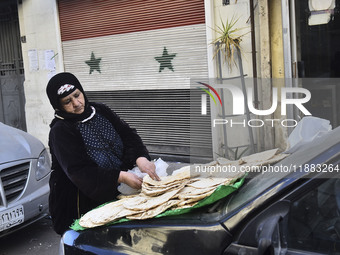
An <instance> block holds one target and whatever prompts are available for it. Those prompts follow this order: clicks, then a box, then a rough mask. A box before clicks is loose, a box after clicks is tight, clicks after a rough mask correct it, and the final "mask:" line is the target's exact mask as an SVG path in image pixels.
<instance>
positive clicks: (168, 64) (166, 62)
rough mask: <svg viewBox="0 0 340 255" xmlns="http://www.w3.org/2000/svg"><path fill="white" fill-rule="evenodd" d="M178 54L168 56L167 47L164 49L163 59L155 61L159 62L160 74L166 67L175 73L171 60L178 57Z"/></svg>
mask: <svg viewBox="0 0 340 255" xmlns="http://www.w3.org/2000/svg"><path fill="white" fill-rule="evenodd" d="M176 54H177V53H174V54H168V50H167V49H166V47H164V49H163V54H162V56H161V57H155V59H156V60H157V61H158V62H159V64H160V66H159V72H162V71H163V70H164V69H165V68H166V67H167V68H169V69H170V70H171V71H173V72H174V68H173V66H172V63H171V60H172V59H173V58H174V57H176Z"/></svg>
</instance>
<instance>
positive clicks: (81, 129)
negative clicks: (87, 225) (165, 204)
mask: <svg viewBox="0 0 340 255" xmlns="http://www.w3.org/2000/svg"><path fill="white" fill-rule="evenodd" d="M46 92H47V95H48V98H49V100H50V103H51V105H52V107H53V109H54V110H55V118H54V119H53V121H52V123H51V125H50V127H51V130H50V134H49V147H50V152H51V156H52V170H53V171H52V173H51V177H50V189H51V191H50V198H49V203H50V214H51V216H52V221H53V227H54V230H55V231H56V232H57V233H58V234H61V235H62V234H63V233H64V232H65V231H66V230H67V229H68V228H69V226H70V225H71V224H72V223H73V221H74V220H75V219H77V218H79V217H80V216H81V215H82V214H84V213H86V212H87V211H89V210H91V209H93V208H94V207H96V206H98V205H100V204H102V203H105V202H107V201H111V200H113V199H115V198H116V196H117V195H118V194H119V193H118V191H117V186H118V185H119V184H120V183H125V184H127V185H129V186H130V187H132V188H135V189H139V188H141V185H142V179H140V178H139V177H137V176H136V175H134V174H133V173H129V172H127V171H126V170H128V169H131V168H132V167H133V166H134V165H137V166H138V167H139V169H140V170H141V171H142V172H145V173H148V174H149V175H150V177H151V178H153V179H155V180H159V177H158V176H157V174H156V172H155V165H154V164H153V163H152V162H150V156H149V154H148V151H147V149H146V147H145V146H144V144H143V142H142V140H141V138H140V137H139V135H138V134H137V132H136V130H135V129H132V128H130V127H129V125H128V124H126V123H125V122H124V121H122V120H121V119H120V118H119V117H118V116H117V115H116V114H115V113H114V112H112V111H111V110H110V109H109V108H108V107H107V106H105V105H103V104H98V103H92V102H91V103H90V102H89V101H88V100H87V97H86V95H85V92H84V90H83V87H82V86H81V84H80V82H79V81H78V79H77V78H76V77H75V76H74V75H73V74H71V73H59V74H57V75H55V76H53V77H52V78H51V79H50V81H49V82H48V84H47V88H46Z"/></svg>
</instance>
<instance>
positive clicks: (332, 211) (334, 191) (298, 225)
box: [287, 178, 340, 254]
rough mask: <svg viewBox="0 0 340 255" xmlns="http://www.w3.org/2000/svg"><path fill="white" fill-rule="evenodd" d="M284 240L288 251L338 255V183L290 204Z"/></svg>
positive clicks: (332, 180)
mask: <svg viewBox="0 0 340 255" xmlns="http://www.w3.org/2000/svg"><path fill="white" fill-rule="evenodd" d="M287 239H288V240H287V241H288V242H287V243H288V248H290V249H297V250H304V251H312V252H319V253H325V254H340V179H337V178H332V179H329V180H327V181H325V182H324V183H323V184H321V185H320V186H318V187H317V188H316V189H314V190H312V191H310V192H309V193H307V194H306V195H304V196H303V197H301V198H299V199H298V200H296V201H293V202H292V203H291V209H290V212H289V216H288V234H287Z"/></svg>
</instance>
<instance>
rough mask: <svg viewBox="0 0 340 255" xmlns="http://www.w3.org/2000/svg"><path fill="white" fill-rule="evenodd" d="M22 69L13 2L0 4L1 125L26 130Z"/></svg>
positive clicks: (15, 11) (16, 14) (16, 15)
mask: <svg viewBox="0 0 340 255" xmlns="http://www.w3.org/2000/svg"><path fill="white" fill-rule="evenodd" d="M23 83H24V68H23V60H22V52H21V41H20V31H19V19H18V8H17V3H16V1H2V3H1V4H0V122H3V123H5V124H7V125H10V126H13V127H16V128H19V129H21V130H24V131H26V120H25V96H24V89H23Z"/></svg>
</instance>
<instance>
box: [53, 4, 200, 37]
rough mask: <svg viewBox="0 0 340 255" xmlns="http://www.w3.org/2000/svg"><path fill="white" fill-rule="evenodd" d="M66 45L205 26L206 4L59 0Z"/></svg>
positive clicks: (61, 24)
mask: <svg viewBox="0 0 340 255" xmlns="http://www.w3.org/2000/svg"><path fill="white" fill-rule="evenodd" d="M58 3H59V13H60V14H59V19H60V27H61V39H62V41H68V40H75V39H83V38H93V37H98V36H105V35H115V34H122V33H132V32H138V31H146V30H153V29H160V28H170V27H176V26H187V25H194V24H202V23H205V16H204V0H136V1H130V0H106V1H103V0H97V1H94V0H92V1H91V0H87V1H84V0H59V1H58Z"/></svg>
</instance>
